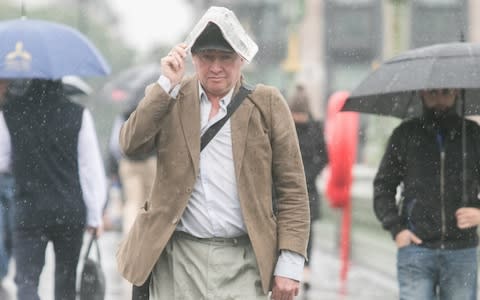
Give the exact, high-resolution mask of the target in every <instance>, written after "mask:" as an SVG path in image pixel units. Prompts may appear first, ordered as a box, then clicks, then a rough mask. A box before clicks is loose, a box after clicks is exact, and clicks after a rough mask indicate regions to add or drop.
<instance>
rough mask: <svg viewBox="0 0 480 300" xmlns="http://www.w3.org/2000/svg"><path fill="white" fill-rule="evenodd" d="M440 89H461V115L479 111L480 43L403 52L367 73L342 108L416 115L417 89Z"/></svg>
mask: <svg viewBox="0 0 480 300" xmlns="http://www.w3.org/2000/svg"><path fill="white" fill-rule="evenodd" d="M443 88H457V89H463V90H464V91H465V99H466V100H467V101H466V103H465V105H466V107H465V114H466V115H477V114H480V44H473V43H448V44H438V45H433V46H428V47H423V48H417V49H413V50H410V51H407V52H404V53H403V54H400V55H398V56H396V57H394V58H392V59H390V60H388V61H386V62H385V63H383V64H382V65H381V66H380V67H379V68H377V69H376V70H375V71H373V72H372V73H370V74H369V75H368V77H367V78H366V79H365V80H363V81H362V82H361V83H360V85H359V86H358V87H356V88H355V89H354V90H353V91H352V93H351V95H350V97H349V98H348V99H347V101H346V102H345V105H344V107H343V108H342V110H343V111H357V112H363V113H370V114H378V115H388V116H394V117H399V118H406V117H412V116H418V115H420V114H421V113H422V103H421V101H420V98H419V94H418V93H417V91H419V90H425V89H443Z"/></svg>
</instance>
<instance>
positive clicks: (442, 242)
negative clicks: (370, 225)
mask: <svg viewBox="0 0 480 300" xmlns="http://www.w3.org/2000/svg"><path fill="white" fill-rule="evenodd" d="M419 93H420V96H421V98H422V101H423V109H424V111H423V115H422V116H421V117H419V118H414V119H411V120H408V121H405V122H403V123H402V124H401V125H400V126H398V127H397V128H396V129H395V130H394V132H393V134H392V136H391V137H390V140H389V142H388V146H387V149H386V152H385V154H384V157H383V159H382V161H381V164H380V167H379V169H378V173H377V175H376V177H375V180H374V209H375V213H376V215H377V218H378V219H379V220H380V221H381V222H382V225H383V227H384V228H385V229H386V230H389V231H390V232H391V234H392V237H393V238H394V240H395V243H396V245H397V247H398V253H397V277H398V281H399V287H400V299H405V300H406V299H409V300H410V299H419V300H429V299H441V300H447V299H449V300H456V299H476V294H477V249H476V247H477V245H478V236H477V225H478V224H480V209H479V207H480V201H479V199H478V195H477V194H478V191H479V189H478V188H479V180H480V164H479V163H480V152H479V151H480V127H479V126H478V125H477V124H476V123H474V122H472V121H469V120H466V132H465V134H466V140H467V148H466V152H467V157H468V162H467V165H466V172H467V178H468V180H467V183H466V184H467V203H463V201H462V184H463V176H462V155H463V150H462V142H461V140H462V117H460V116H459V115H458V114H457V112H456V107H455V106H456V105H455V104H456V99H457V98H458V95H459V90H455V89H441V90H424V91H420V92H419ZM399 185H401V186H403V187H402V193H401V197H400V199H399V201H396V192H397V187H398V186H399Z"/></svg>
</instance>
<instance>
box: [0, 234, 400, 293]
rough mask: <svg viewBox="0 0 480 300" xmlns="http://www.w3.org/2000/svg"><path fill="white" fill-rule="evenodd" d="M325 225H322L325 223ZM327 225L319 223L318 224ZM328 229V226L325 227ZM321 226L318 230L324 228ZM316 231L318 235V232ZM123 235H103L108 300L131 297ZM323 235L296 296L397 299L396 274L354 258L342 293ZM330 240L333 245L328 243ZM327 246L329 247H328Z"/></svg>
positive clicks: (49, 285)
mask: <svg viewBox="0 0 480 300" xmlns="http://www.w3.org/2000/svg"><path fill="white" fill-rule="evenodd" d="M322 225H323V226H322ZM320 226H322V227H326V226H328V225H324V224H319V226H318V228H319V227H320ZM325 229H328V228H325ZM324 231H325V230H324V229H320V230H319V232H318V234H321V232H324ZM318 234H316V236H318ZM120 239H121V234H120V233H118V232H106V233H104V234H103V236H102V237H101V239H100V241H99V242H100V247H101V251H102V266H103V268H104V270H105V274H106V279H107V290H106V298H105V299H106V300H127V299H130V286H129V285H128V283H127V282H126V281H125V280H124V279H122V278H121V277H120V275H119V274H118V273H117V271H116V266H115V258H114V253H115V249H116V247H117V245H118V242H119V241H120ZM320 244H322V240H321V239H320V236H318V238H317V243H316V246H317V247H315V248H316V249H315V251H314V253H313V254H312V262H311V268H312V274H311V278H312V280H311V288H310V290H309V291H308V292H305V291H302V292H301V295H299V297H298V298H297V299H304V300H307V299H308V300H317V299H325V300H328V299H332V300H333V299H344V300H347V299H356V300H362V299H365V300H367V299H368V300H375V299H379V300H380V299H382V300H384V299H396V298H397V294H396V285H395V284H396V282H395V281H394V278H392V277H391V276H388V275H386V274H384V273H381V272H379V271H376V270H373V269H371V268H368V267H366V266H362V265H361V264H358V263H357V262H355V261H353V262H352V263H351V266H350V272H349V277H348V283H347V286H346V294H345V295H342V293H341V290H342V286H341V284H340V280H339V272H340V271H339V269H340V261H339V260H338V258H337V255H336V254H335V253H334V251H332V250H329V249H328V247H330V246H331V243H323V245H320ZM328 244H330V246H328ZM326 246H327V247H326ZM53 268H54V266H53V251H52V248H51V246H50V245H49V247H48V248H47V257H46V267H45V269H44V271H43V272H42V275H41V279H40V288H39V294H40V297H41V299H42V300H49V299H53ZM10 271H11V272H10V273H9V276H8V277H7V278H6V279H5V280H4V282H3V285H4V287H5V288H6V290H7V293H8V294H1V293H0V299H2V300H3V299H5V300H9V299H11V300H15V299H16V297H14V293H15V290H16V289H15V285H14V283H13V277H12V276H13V275H12V274H13V272H14V264H13V263H12V264H11V270H10Z"/></svg>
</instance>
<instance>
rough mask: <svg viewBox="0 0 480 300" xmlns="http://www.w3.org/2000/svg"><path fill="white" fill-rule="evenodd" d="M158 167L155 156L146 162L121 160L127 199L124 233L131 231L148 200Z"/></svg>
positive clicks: (121, 173)
mask: <svg viewBox="0 0 480 300" xmlns="http://www.w3.org/2000/svg"><path fill="white" fill-rule="evenodd" d="M156 167H157V165H156V158H155V157H153V156H152V157H150V158H147V159H145V160H128V159H122V160H120V163H119V167H118V168H119V175H120V181H121V182H122V187H123V196H124V199H125V202H124V205H123V218H122V224H123V225H122V227H123V232H124V233H127V232H128V231H129V230H130V227H132V225H133V221H135V217H136V216H137V212H138V210H139V209H140V208H141V207H142V205H143V203H144V202H145V201H146V200H147V197H148V195H149V193H150V190H151V189H152V185H153V182H154V180H155V172H156Z"/></svg>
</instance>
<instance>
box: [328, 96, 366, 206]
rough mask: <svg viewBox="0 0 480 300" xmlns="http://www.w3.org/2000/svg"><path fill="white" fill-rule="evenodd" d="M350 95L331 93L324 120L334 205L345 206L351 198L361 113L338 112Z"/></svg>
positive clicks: (329, 196) (330, 192)
mask: <svg viewBox="0 0 480 300" xmlns="http://www.w3.org/2000/svg"><path fill="white" fill-rule="evenodd" d="M349 95H350V94H349V93H348V92H345V91H340V92H336V93H334V94H332V95H331V96H330V98H329V101H328V108H327V120H326V122H325V138H326V141H327V151H328V160H329V162H328V163H329V174H328V177H327V189H326V193H327V198H328V200H329V203H330V206H331V207H334V208H341V207H344V206H345V205H346V204H347V202H348V201H350V189H351V186H352V167H353V164H354V163H355V160H356V155H357V142H358V120H359V118H358V113H356V112H341V113H339V111H340V109H341V108H342V107H343V104H344V103H345V100H347V98H348V96H349Z"/></svg>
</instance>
